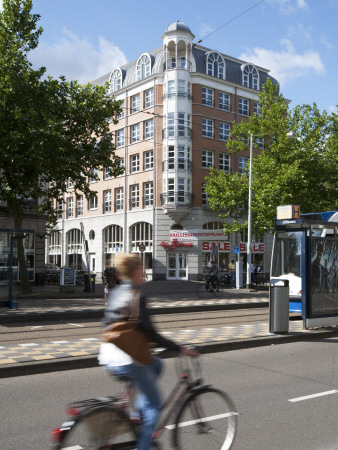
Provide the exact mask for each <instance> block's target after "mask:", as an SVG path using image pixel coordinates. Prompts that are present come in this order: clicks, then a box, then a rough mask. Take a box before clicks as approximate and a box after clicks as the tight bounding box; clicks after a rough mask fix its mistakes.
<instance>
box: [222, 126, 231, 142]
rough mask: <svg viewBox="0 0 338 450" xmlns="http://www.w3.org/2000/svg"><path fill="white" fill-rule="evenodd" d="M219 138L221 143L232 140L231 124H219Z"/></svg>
mask: <svg viewBox="0 0 338 450" xmlns="http://www.w3.org/2000/svg"><path fill="white" fill-rule="evenodd" d="M219 138H220V140H221V141H225V142H228V140H229V139H230V124H229V123H225V122H220V123H219Z"/></svg>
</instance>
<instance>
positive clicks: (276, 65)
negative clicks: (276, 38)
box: [240, 39, 325, 85]
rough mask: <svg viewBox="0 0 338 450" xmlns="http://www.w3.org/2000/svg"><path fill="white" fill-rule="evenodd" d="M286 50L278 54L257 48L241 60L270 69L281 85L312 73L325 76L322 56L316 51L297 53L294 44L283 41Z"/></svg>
mask: <svg viewBox="0 0 338 450" xmlns="http://www.w3.org/2000/svg"><path fill="white" fill-rule="evenodd" d="M281 44H282V45H284V47H285V49H284V50H282V51H280V52H278V51H274V50H268V49H265V48H259V47H255V48H253V49H249V50H247V51H246V53H242V54H241V55H240V59H243V60H244V61H248V62H251V63H253V64H256V65H258V66H261V67H265V68H267V69H270V73H271V75H272V76H273V77H275V78H276V79H277V80H278V81H279V83H280V84H281V85H285V84H286V83H287V82H288V81H290V80H291V79H294V78H299V77H304V76H306V75H308V74H309V73H311V72H315V73H317V74H324V73H325V67H324V64H323V63H322V61H321V58H320V55H319V53H318V52H315V51H307V52H305V53H303V54H300V53H297V52H296V50H295V48H294V46H293V44H292V42H291V41H289V40H288V39H283V40H282V41H281Z"/></svg>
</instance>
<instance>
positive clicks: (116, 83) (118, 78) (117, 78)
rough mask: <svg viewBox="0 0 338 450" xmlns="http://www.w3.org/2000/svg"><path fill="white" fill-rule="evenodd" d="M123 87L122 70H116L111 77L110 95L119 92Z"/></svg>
mask: <svg viewBox="0 0 338 450" xmlns="http://www.w3.org/2000/svg"><path fill="white" fill-rule="evenodd" d="M121 87H122V72H121V69H115V70H114V71H113V73H112V74H111V77H110V93H111V94H113V93H114V92H116V91H118V90H119V89H121Z"/></svg>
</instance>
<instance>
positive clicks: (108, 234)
mask: <svg viewBox="0 0 338 450" xmlns="http://www.w3.org/2000/svg"><path fill="white" fill-rule="evenodd" d="M103 233H104V239H103V242H104V253H117V252H120V251H122V250H123V228H122V227H120V226H119V225H110V226H109V227H107V228H105V229H104V231H103Z"/></svg>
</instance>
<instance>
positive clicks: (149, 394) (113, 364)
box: [99, 254, 199, 450]
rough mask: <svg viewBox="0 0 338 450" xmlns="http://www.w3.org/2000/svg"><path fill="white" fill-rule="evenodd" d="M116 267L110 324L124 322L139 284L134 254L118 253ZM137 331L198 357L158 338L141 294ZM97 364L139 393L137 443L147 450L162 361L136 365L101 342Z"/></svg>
mask: <svg viewBox="0 0 338 450" xmlns="http://www.w3.org/2000/svg"><path fill="white" fill-rule="evenodd" d="M118 268H119V272H120V277H121V283H120V285H119V286H118V287H117V288H116V289H114V290H113V291H111V292H110V293H109V297H108V305H107V307H106V311H105V318H104V322H105V324H106V325H110V324H112V323H114V322H121V321H123V320H126V318H125V314H124V313H123V312H124V311H125V310H126V307H129V305H130V303H131V302H132V301H133V298H134V297H135V291H137V290H138V286H139V285H141V284H142V282H143V269H142V264H141V261H140V259H139V258H138V255H136V254H122V255H121V256H120V257H119V261H118ZM137 326H138V328H139V329H140V330H141V331H142V332H143V333H144V334H145V335H146V336H147V338H148V339H149V341H151V342H154V343H156V344H158V345H159V346H160V347H165V348H167V349H168V350H172V351H176V352H177V353H181V354H183V355H186V356H192V357H195V356H198V355H199V353H198V352H197V351H196V350H192V349H188V348H184V347H181V346H180V345H178V344H176V343H175V342H173V341H171V340H169V339H166V338H165V337H164V336H162V335H160V334H159V333H158V332H157V331H156V330H155V328H154V326H153V324H152V322H151V319H150V315H149V313H148V311H147V308H146V299H145V296H144V294H142V293H141V294H140V296H139V317H138V322H137ZM99 362H100V364H102V365H105V366H106V368H107V369H108V370H110V371H112V372H113V373H114V374H116V375H122V376H124V377H126V378H127V379H129V380H130V381H131V382H132V384H133V386H134V387H135V388H137V390H138V391H140V394H138V395H137V397H136V402H135V407H136V408H137V409H138V410H139V411H140V414H141V418H142V428H141V431H140V433H139V436H138V440H137V449H138V450H148V449H149V448H150V447H151V437H152V434H153V432H154V430H155V426H156V422H157V418H158V416H159V413H160V409H161V406H162V403H161V398H160V393H159V389H158V386H157V383H156V381H157V379H158V377H159V375H160V373H161V370H162V366H163V363H162V360H161V359H160V358H158V357H154V358H153V361H152V363H151V364H148V365H143V364H139V363H137V362H136V361H135V360H133V359H132V357H131V356H129V355H128V354H127V353H125V352H124V351H122V350H121V349H120V348H118V347H117V346H116V345H114V344H111V343H103V344H102V345H101V349H100V355H99Z"/></svg>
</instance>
